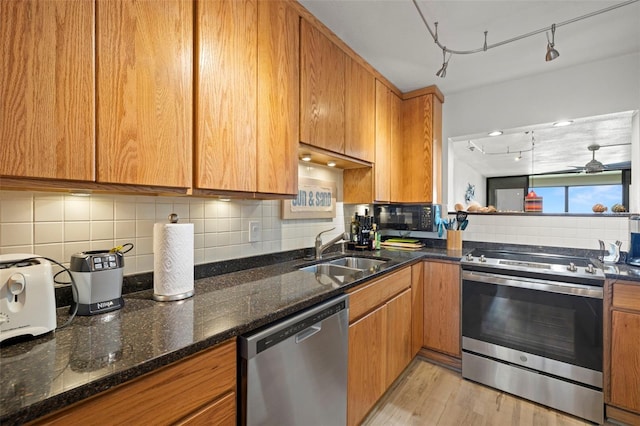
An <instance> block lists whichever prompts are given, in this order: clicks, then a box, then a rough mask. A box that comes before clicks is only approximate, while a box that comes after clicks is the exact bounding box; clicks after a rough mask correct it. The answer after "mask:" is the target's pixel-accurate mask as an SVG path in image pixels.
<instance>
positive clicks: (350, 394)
mask: <svg viewBox="0 0 640 426" xmlns="http://www.w3.org/2000/svg"><path fill="white" fill-rule="evenodd" d="M349 293H350V298H349V322H350V325H349V369H348V379H347V424H348V425H350V426H352V425H357V424H360V422H361V421H362V420H363V419H364V418H365V416H366V415H367V413H368V412H369V411H370V410H371V408H373V406H374V405H375V403H376V402H377V401H378V399H380V397H381V396H382V395H383V394H384V392H385V391H386V390H387V388H388V387H389V386H390V385H391V383H393V381H394V380H395V379H396V378H397V377H398V376H399V375H400V373H402V371H403V370H404V368H405V367H406V366H407V365H409V363H410V362H411V359H412V358H413V354H412V352H411V332H412V330H411V303H412V295H411V267H407V268H404V269H402V270H400V271H397V272H394V273H391V274H389V275H387V276H385V277H382V278H380V279H378V280H374V281H372V282H370V283H365V284H363V285H361V286H359V287H356V288H354V289H352V290H350V291H349Z"/></svg>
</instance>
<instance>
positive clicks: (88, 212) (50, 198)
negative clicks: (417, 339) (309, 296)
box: [0, 176, 629, 275]
mask: <svg viewBox="0 0 640 426" xmlns="http://www.w3.org/2000/svg"><path fill="white" fill-rule="evenodd" d="M330 177H332V176H330ZM333 177H335V176H333ZM340 178H341V176H337V178H336V180H338V183H339V185H338V188H339V189H338V192H339V194H340V192H341V182H340V180H341V179H340ZM338 199H339V200H340V199H341V196H339V198H338ZM281 203H282V202H281V201H259V200H232V201H229V202H225V201H221V200H217V199H211V198H197V197H157V196H130V195H91V196H89V197H77V196H73V195H70V194H62V193H51V192H28V191H0V254H7V253H27V254H30V253H35V254H38V255H41V256H46V257H50V258H52V259H55V260H58V261H60V262H61V263H65V264H67V263H68V261H69V259H70V257H71V255H72V254H73V253H76V252H80V251H86V250H101V249H110V248H112V247H115V246H118V245H122V244H124V243H129V242H130V243H133V244H134V249H133V250H132V251H131V252H129V253H127V254H126V255H125V271H124V273H125V275H129V274H135V273H140V272H149V271H152V270H153V224H154V223H156V222H165V221H167V216H168V215H169V214H170V213H177V214H178V216H179V217H180V221H181V222H191V223H193V224H194V232H195V235H194V259H195V263H196V264H202V263H209V262H215V261H221V260H227V259H234V258H242V257H248V256H255V255H260V254H267V253H274V252H279V251H286V250H294V249H300V248H307V247H313V245H314V238H315V236H316V234H317V233H318V232H320V231H324V230H326V229H329V228H332V227H335V228H336V229H335V230H334V231H332V232H330V233H328V234H327V235H325V236H324V239H330V238H331V237H332V236H334V235H338V234H339V233H341V232H343V231H344V230H345V228H346V229H348V227H347V226H348V225H347V222H349V221H350V218H351V215H352V214H353V212H354V211H356V210H357V211H358V212H359V213H360V214H362V213H363V212H364V208H365V207H370V206H366V205H343V203H342V202H341V201H338V203H337V205H336V217H335V218H333V219H295V220H294V219H289V220H283V219H282V218H281ZM345 211H346V212H347V213H346V214H345ZM250 221H258V222H259V223H260V226H261V228H262V229H261V238H260V241H258V242H249V222H250ZM628 223H629V220H628V218H627V217H611V216H603V217H596V216H589V217H580V216H571V217H564V216H504V215H471V216H470V217H469V227H468V228H467V230H466V231H465V232H464V234H463V240H465V241H483V242H495V243H500V242H503V243H510V244H527V245H544V246H554V247H571V248H582V249H594V250H595V249H598V247H599V246H598V240H599V239H601V240H605V241H606V242H614V241H616V240H620V241H622V243H623V244H622V249H623V250H625V251H626V250H628V247H629V224H628ZM428 237H435V234H432V235H428Z"/></svg>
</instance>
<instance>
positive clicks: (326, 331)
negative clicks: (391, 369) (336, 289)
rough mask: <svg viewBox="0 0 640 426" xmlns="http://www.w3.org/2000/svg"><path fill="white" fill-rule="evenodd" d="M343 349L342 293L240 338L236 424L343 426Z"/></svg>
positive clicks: (345, 308)
mask: <svg viewBox="0 0 640 426" xmlns="http://www.w3.org/2000/svg"><path fill="white" fill-rule="evenodd" d="M348 346H349V299H348V296H347V295H342V296H338V297H336V298H333V299H331V300H328V301H326V302H323V303H321V304H319V305H316V306H314V307H311V308H309V309H307V310H305V311H302V312H300V313H297V314H295V315H293V316H291V317H289V318H286V319H284V320H282V321H280V322H278V323H276V324H274V325H272V326H268V327H267V328H265V329H263V330H260V331H258V332H256V333H254V334H251V335H247V336H241V337H240V358H241V363H240V374H239V377H240V383H239V387H240V389H241V392H240V398H239V404H238V407H239V413H238V414H239V415H238V418H239V419H240V423H241V424H243V425H244V424H246V425H248V426H254V425H278V426H284V425H291V426H294V425H296V426H298V425H305V426H314V425H327V426H339V425H344V424H346V422H347V355H348Z"/></svg>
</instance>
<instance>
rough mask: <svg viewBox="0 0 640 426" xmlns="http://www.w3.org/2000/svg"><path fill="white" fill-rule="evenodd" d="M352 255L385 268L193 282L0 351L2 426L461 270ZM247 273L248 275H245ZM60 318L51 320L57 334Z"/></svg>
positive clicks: (292, 267) (394, 254)
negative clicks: (394, 276)
mask: <svg viewBox="0 0 640 426" xmlns="http://www.w3.org/2000/svg"><path fill="white" fill-rule="evenodd" d="M357 254H359V255H365V256H370V255H376V254H377V255H379V256H380V257H384V258H388V259H391V262H388V265H386V266H385V268H384V269H383V270H380V271H377V272H372V273H369V272H368V273H361V274H357V275H355V276H354V277H353V278H351V279H350V281H347V282H344V283H338V282H333V281H331V280H329V279H328V277H326V276H322V277H324V278H320V279H317V278H316V276H315V274H311V273H307V272H301V271H298V268H299V267H300V266H302V265H305V264H311V263H316V262H310V261H306V262H305V261H304V260H302V259H298V260H291V261H285V262H282V261H279V262H278V263H276V264H274V265H269V266H261V267H258V268H253V269H246V270H240V271H236V272H231V273H224V274H221V275H216V276H211V277H208V278H202V279H197V280H196V282H195V296H194V297H192V298H189V299H187V300H183V301H178V302H164V303H163V302H155V301H154V300H153V299H152V294H153V290H152V289H147V290H142V291H137V292H133V293H130V294H125V295H124V298H125V306H124V308H122V309H120V310H118V311H114V312H111V313H105V314H101V315H96V316H91V317H80V316H78V317H76V318H75V319H74V320H73V322H72V323H71V325H70V326H68V327H66V328H63V329H59V330H57V331H55V332H54V333H48V334H47V335H45V336H41V337H38V338H35V339H30V340H26V341H22V342H14V343H10V344H8V345H3V346H2V347H1V348H0V365H1V371H2V372H1V374H0V392H1V394H0V424H3V425H10V424H22V423H24V422H27V421H29V420H33V419H35V418H38V417H41V416H43V415H45V414H48V413H50V412H53V411H56V410H59V409H61V408H63V407H65V406H67V405H69V404H72V403H74V402H77V401H80V400H82V399H85V398H88V397H90V396H92V395H95V394H97V393H99V392H102V391H104V390H107V389H109V388H111V387H113V386H116V385H118V384H121V383H124V382H126V381H127V380H130V379H133V378H135V377H138V376H141V375H143V374H145V373H148V372H150V371H153V370H155V369H157V368H159V367H162V366H164V365H167V364H169V363H172V362H175V361H178V360H180V359H182V358H184V357H186V356H188V355H191V354H194V353H196V352H199V351H201V350H203V349H206V348H208V347H211V346H213V345H215V344H217V343H220V342H223V341H225V340H227V339H230V338H233V337H236V336H238V335H241V334H243V333H247V332H249V331H251V330H255V329H257V328H259V327H261V326H264V325H266V324H269V323H271V322H273V321H276V320H279V319H281V318H284V317H285V316H287V315H290V314H293V313H295V312H297V311H300V310H301V309H304V308H307V307H310V306H312V305H314V304H316V303H319V302H321V301H323V300H326V299H328V298H331V297H333V296H335V295H338V294H341V293H343V292H344V291H345V290H346V289H348V288H351V287H353V286H356V285H358V284H361V283H363V282H365V281H367V280H369V279H371V278H374V277H377V276H380V275H383V274H385V273H387V272H390V271H393V270H396V269H398V268H401V267H404V266H408V265H410V264H412V263H415V262H417V261H419V260H420V259H423V258H438V259H446V260H453V261H456V260H460V258H461V256H462V253H461V252H447V250H446V249H439V248H430V249H425V250H424V251H417V252H407V251H391V250H380V251H379V252H376V253H371V252H365V253H357ZM245 267H246V266H245ZM67 310H68V309H59V310H58V324H62V323H63V322H64V321H65V319H66V317H67Z"/></svg>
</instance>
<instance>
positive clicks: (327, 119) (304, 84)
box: [300, 19, 375, 162]
mask: <svg viewBox="0 0 640 426" xmlns="http://www.w3.org/2000/svg"><path fill="white" fill-rule="evenodd" d="M300 46H301V49H300V52H301V56H300V64H301V66H300V141H301V142H304V143H306V144H309V145H312V146H315V147H318V148H322V149H325V150H328V151H332V152H335V153H338V154H344V155H348V156H350V157H353V158H357V159H359V160H364V161H367V162H373V161H374V139H375V135H374V129H375V78H374V76H373V74H371V73H370V72H369V71H367V70H366V69H365V67H364V66H362V65H361V64H360V63H358V62H357V61H356V60H354V59H353V58H351V57H350V56H348V55H347V54H345V53H344V52H343V51H342V49H340V47H338V46H337V45H336V44H334V43H333V42H332V41H331V40H330V39H329V38H328V37H327V36H325V35H324V34H323V33H322V32H321V31H320V30H318V29H317V28H315V27H314V26H313V25H311V24H310V23H309V22H307V21H306V20H304V19H302V20H301V26H300Z"/></svg>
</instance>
